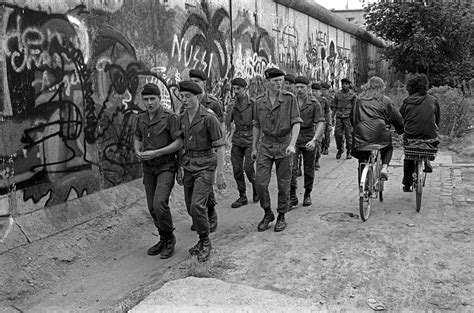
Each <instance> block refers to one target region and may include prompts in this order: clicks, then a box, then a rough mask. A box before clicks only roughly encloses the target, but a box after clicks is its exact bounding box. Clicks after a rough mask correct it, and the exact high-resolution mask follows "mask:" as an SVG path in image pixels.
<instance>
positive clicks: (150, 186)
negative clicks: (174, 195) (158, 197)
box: [143, 172, 165, 255]
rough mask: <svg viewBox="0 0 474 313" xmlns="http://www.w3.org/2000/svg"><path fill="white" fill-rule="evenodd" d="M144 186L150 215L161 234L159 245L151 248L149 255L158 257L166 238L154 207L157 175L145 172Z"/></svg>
mask: <svg viewBox="0 0 474 313" xmlns="http://www.w3.org/2000/svg"><path fill="white" fill-rule="evenodd" d="M143 185H144V186H145V194H146V202H147V207H148V211H149V212H150V215H151V217H152V219H153V223H154V224H155V227H156V228H157V229H158V233H159V234H160V240H159V241H158V243H156V244H154V245H153V246H151V247H150V248H149V249H148V251H147V253H148V255H158V254H160V253H161V250H162V249H163V247H164V245H165V238H164V235H163V232H162V231H160V224H159V222H158V217H157V216H156V213H155V210H154V207H153V201H154V197H155V190H156V175H155V174H152V173H148V172H143Z"/></svg>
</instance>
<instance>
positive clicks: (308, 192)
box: [303, 189, 312, 206]
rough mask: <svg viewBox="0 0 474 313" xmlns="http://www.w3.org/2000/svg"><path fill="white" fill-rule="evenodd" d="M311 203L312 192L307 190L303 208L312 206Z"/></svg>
mask: <svg viewBox="0 0 474 313" xmlns="http://www.w3.org/2000/svg"><path fill="white" fill-rule="evenodd" d="M311 204H312V202H311V190H307V189H306V190H305V192H304V198H303V206H310V205H311Z"/></svg>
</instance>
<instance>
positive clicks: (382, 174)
mask: <svg viewBox="0 0 474 313" xmlns="http://www.w3.org/2000/svg"><path fill="white" fill-rule="evenodd" d="M380 179H381V180H388V169H387V168H386V167H382V169H381V170H380Z"/></svg>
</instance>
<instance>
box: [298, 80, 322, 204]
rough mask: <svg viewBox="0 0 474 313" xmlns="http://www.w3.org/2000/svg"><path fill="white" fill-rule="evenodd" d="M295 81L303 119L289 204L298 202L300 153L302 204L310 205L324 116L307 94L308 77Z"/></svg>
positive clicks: (315, 102) (318, 104) (317, 103)
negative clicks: (300, 160)
mask: <svg viewBox="0 0 474 313" xmlns="http://www.w3.org/2000/svg"><path fill="white" fill-rule="evenodd" d="M295 82H296V102H297V104H298V108H299V110H300V116H301V119H302V120H303V123H302V124H301V129H300V133H299V136H298V140H297V141H296V152H295V155H294V158H293V162H294V166H293V173H292V176H291V187H290V206H291V208H293V207H295V206H296V205H297V204H298V197H297V196H296V189H297V187H298V186H297V182H296V177H297V171H298V169H297V163H296V162H297V160H298V157H299V155H300V154H302V155H303V164H304V170H303V172H304V197H303V206H308V205H311V191H312V190H313V183H314V158H315V156H314V154H315V151H314V149H315V147H316V145H317V144H316V143H317V142H318V141H320V140H321V138H322V136H323V131H324V116H323V114H322V109H321V105H320V103H319V101H318V100H317V98H316V97H314V96H312V95H310V94H309V79H308V78H307V77H305V76H298V77H296V79H295Z"/></svg>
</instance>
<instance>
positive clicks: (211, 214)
mask: <svg viewBox="0 0 474 313" xmlns="http://www.w3.org/2000/svg"><path fill="white" fill-rule="evenodd" d="M216 204H217V202H216V196H215V194H214V188H212V186H211V191H210V192H209V196H208V198H207V205H206V206H207V215H208V218H209V224H210V225H211V226H210V227H211V228H210V231H211V233H213V232H215V231H216V229H217V211H216Z"/></svg>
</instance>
